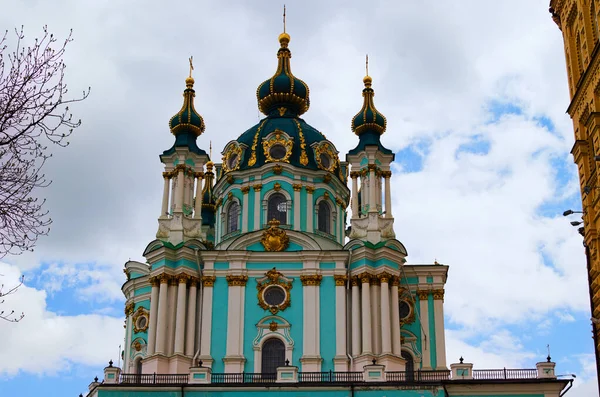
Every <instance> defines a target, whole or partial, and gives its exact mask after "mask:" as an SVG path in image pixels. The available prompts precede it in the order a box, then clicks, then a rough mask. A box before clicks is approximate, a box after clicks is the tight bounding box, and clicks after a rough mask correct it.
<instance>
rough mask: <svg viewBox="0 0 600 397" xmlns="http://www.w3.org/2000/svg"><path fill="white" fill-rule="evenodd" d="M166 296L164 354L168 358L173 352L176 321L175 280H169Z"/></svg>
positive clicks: (174, 278)
mask: <svg viewBox="0 0 600 397" xmlns="http://www.w3.org/2000/svg"><path fill="white" fill-rule="evenodd" d="M168 291H169V292H168V294H167V307H168V309H167V344H166V347H165V354H166V355H167V356H170V355H172V354H173V353H174V351H175V349H174V348H175V323H176V321H177V278H176V277H173V278H171V280H169V290H168Z"/></svg>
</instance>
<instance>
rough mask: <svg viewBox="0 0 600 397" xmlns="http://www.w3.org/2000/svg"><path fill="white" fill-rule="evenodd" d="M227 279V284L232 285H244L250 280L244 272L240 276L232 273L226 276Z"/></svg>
mask: <svg viewBox="0 0 600 397" xmlns="http://www.w3.org/2000/svg"><path fill="white" fill-rule="evenodd" d="M225 280H227V285H229V286H230V287H244V286H246V283H247V282H248V276H246V275H243V274H242V275H239V276H236V275H232V274H230V275H228V276H225Z"/></svg>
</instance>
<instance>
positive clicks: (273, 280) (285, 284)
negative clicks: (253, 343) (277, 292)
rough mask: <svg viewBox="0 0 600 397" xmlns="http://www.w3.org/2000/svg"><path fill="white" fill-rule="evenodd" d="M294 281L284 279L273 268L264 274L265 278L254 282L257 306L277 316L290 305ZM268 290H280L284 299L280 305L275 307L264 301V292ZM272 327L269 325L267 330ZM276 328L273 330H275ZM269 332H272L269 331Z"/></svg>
mask: <svg viewBox="0 0 600 397" xmlns="http://www.w3.org/2000/svg"><path fill="white" fill-rule="evenodd" d="M293 281H294V280H293V279H291V278H287V277H285V276H284V275H283V274H281V273H280V272H278V271H277V269H276V268H273V269H271V270H269V271H268V272H266V273H265V276H264V277H262V278H260V279H257V280H256V289H257V290H258V295H257V296H258V305H259V306H260V307H262V308H263V309H264V310H268V311H270V312H271V314H277V313H278V312H279V311H280V310H285V309H287V308H288V307H289V306H290V305H291V303H292V298H291V295H290V290H291V289H292V282H293ZM269 288H280V289H281V290H282V291H283V292H284V294H285V297H284V299H283V300H282V302H281V303H279V304H277V305H271V304H269V303H267V302H266V300H265V292H266V291H267V289H269ZM277 326H278V325H277V323H275V327H277ZM271 327H273V323H271V324H270V325H269V328H271ZM276 329H277V328H275V330H276ZM271 331H274V330H273V329H271Z"/></svg>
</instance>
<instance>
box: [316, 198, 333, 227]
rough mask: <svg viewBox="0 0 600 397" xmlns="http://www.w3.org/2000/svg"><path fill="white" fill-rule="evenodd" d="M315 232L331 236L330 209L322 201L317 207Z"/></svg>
mask: <svg viewBox="0 0 600 397" xmlns="http://www.w3.org/2000/svg"><path fill="white" fill-rule="evenodd" d="M317 211H318V212H317V230H318V231H320V232H323V233H327V234H331V207H330V206H329V204H328V203H327V202H326V201H325V200H323V201H321V202H320V203H319V206H318V207H317Z"/></svg>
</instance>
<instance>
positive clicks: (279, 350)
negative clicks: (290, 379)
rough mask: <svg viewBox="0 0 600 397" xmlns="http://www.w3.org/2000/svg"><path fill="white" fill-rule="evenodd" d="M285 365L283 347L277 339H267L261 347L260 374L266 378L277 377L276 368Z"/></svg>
mask: <svg viewBox="0 0 600 397" xmlns="http://www.w3.org/2000/svg"><path fill="white" fill-rule="evenodd" d="M284 365H285V345H284V344H283V342H282V341H281V340H279V339H277V338H271V339H267V340H266V341H265V343H263V345H262V358H261V371H260V372H261V373H262V374H263V379H264V378H265V375H266V376H273V380H275V378H276V377H277V367H283V366H284Z"/></svg>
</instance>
